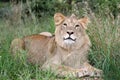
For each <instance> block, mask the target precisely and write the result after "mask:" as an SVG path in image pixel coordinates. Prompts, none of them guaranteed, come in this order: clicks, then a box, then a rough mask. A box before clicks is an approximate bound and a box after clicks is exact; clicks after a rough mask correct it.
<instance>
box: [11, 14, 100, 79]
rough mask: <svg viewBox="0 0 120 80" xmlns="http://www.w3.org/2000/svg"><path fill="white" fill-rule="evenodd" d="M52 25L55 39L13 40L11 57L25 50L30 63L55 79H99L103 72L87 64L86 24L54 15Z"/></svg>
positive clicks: (43, 35) (47, 35)
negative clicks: (52, 73)
mask: <svg viewBox="0 0 120 80" xmlns="http://www.w3.org/2000/svg"><path fill="white" fill-rule="evenodd" d="M54 21H55V26H56V29H55V36H52V35H51V34H50V33H49V32H45V33H44V32H43V33H40V34H38V35H30V36H26V37H24V38H22V39H15V40H13V41H12V44H11V51H12V53H13V54H16V51H19V49H23V50H26V51H27V58H28V61H29V62H31V63H34V64H39V65H42V67H41V68H42V69H49V68H51V70H53V71H55V72H56V74H57V75H58V76H68V75H72V76H73V77H84V76H90V77H91V76H98V77H100V76H101V73H102V71H101V70H99V69H96V68H94V67H92V66H91V65H90V64H89V63H88V57H87V56H88V51H89V49H90V46H91V43H90V40H89V37H88V35H87V34H86V32H85V30H86V29H87V27H86V26H87V25H86V24H87V23H88V22H89V20H88V19H87V18H82V19H77V18H76V16H75V15H74V14H72V15H71V16H70V17H65V16H64V15H62V14H61V13H56V14H55V15H54ZM69 37H70V38H69Z"/></svg>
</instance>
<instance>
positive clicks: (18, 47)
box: [10, 38, 24, 56]
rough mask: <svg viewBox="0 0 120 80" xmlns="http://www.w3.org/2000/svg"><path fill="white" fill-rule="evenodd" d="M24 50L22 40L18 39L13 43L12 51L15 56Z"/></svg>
mask: <svg viewBox="0 0 120 80" xmlns="http://www.w3.org/2000/svg"><path fill="white" fill-rule="evenodd" d="M23 49H24V41H23V40H22V39H18V38H17V39H14V40H13V41H12V42H11V46H10V51H11V53H12V54H13V55H14V56H15V55H16V54H17V53H18V52H20V51H21V50H23Z"/></svg>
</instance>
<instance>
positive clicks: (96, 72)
mask: <svg viewBox="0 0 120 80" xmlns="http://www.w3.org/2000/svg"><path fill="white" fill-rule="evenodd" d="M91 76H94V77H102V76H103V71H102V70H99V69H96V70H94V71H93V75H91Z"/></svg>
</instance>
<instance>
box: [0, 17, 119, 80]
mask: <svg viewBox="0 0 120 80" xmlns="http://www.w3.org/2000/svg"><path fill="white" fill-rule="evenodd" d="M113 22H114V24H113ZM42 31H49V32H52V33H54V22H53V18H52V17H47V18H43V20H40V21H38V22H37V21H36V22H34V21H32V20H30V21H29V20H28V21H26V24H23V23H21V24H19V25H17V24H16V25H10V24H9V23H8V22H6V21H4V20H0V80H32V79H36V80H55V79H56V76H55V75H54V74H53V73H52V72H50V71H41V70H39V67H38V66H37V65H32V64H29V63H27V62H26V58H25V57H24V55H23V56H21V57H20V58H19V60H17V59H13V58H12V56H11V54H10V51H9V48H10V43H11V41H12V40H13V39H14V38H18V37H19V38H21V37H23V36H26V35H31V34H38V33H40V32H42ZM87 33H88V34H89V36H90V39H91V43H92V47H91V51H90V55H89V59H90V62H91V64H93V65H94V66H95V67H97V68H100V69H102V70H103V71H104V79H105V80H119V79H120V20H119V19H116V20H114V21H112V20H111V19H109V18H100V19H98V18H95V19H94V20H93V21H91V23H90V25H89V27H88V30H87ZM22 53H23V54H24V53H25V52H22ZM64 80H70V79H69V78H65V79H64ZM72 80H75V79H72Z"/></svg>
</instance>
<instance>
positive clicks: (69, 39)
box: [54, 13, 90, 49]
mask: <svg viewBox="0 0 120 80" xmlns="http://www.w3.org/2000/svg"><path fill="white" fill-rule="evenodd" d="M54 21H55V26H56V30H55V40H56V42H57V44H58V45H59V46H61V47H63V48H65V49H75V48H76V49H78V48H80V47H81V46H82V45H83V44H85V42H88V43H90V41H89V38H88V36H87V34H86V32H85V30H86V29H87V27H86V25H87V23H88V22H89V20H88V18H86V17H85V18H81V19H77V17H76V16H75V15H74V14H72V15H71V16H70V17H65V16H64V15H63V14H61V13H56V14H55V15H54Z"/></svg>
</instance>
